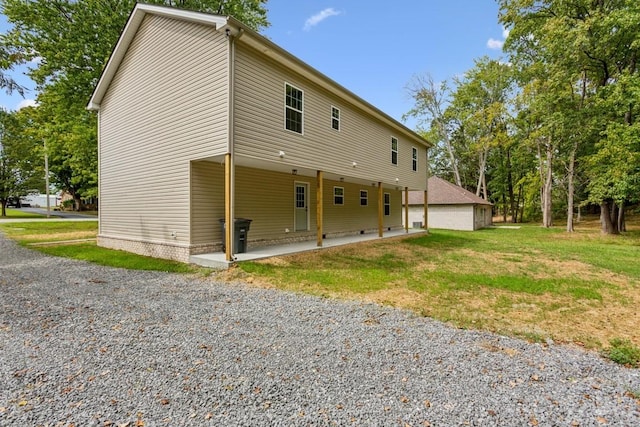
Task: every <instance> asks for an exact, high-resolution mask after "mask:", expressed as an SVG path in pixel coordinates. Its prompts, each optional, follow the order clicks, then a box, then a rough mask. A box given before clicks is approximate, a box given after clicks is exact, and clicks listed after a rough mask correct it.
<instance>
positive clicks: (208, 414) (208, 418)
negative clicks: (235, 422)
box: [204, 412, 213, 420]
mask: <svg viewBox="0 0 640 427" xmlns="http://www.w3.org/2000/svg"><path fill="white" fill-rule="evenodd" d="M211 418H213V414H212V413H211V412H207V415H205V416H204V419H205V420H210V419H211Z"/></svg>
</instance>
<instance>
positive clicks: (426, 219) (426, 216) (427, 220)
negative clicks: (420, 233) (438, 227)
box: [422, 190, 429, 230]
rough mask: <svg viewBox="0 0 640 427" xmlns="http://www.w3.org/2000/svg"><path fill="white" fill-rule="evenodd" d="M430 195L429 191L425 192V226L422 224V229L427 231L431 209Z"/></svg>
mask: <svg viewBox="0 0 640 427" xmlns="http://www.w3.org/2000/svg"><path fill="white" fill-rule="evenodd" d="M428 195H429V192H428V191H427V190H424V224H422V228H424V229H425V230H428V229H429V209H428V203H427V196H428Z"/></svg>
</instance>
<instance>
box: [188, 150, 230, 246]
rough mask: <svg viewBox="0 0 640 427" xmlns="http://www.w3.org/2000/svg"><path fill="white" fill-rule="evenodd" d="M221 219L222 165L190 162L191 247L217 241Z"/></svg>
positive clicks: (218, 239) (222, 213) (222, 203)
mask: <svg viewBox="0 0 640 427" xmlns="http://www.w3.org/2000/svg"><path fill="white" fill-rule="evenodd" d="M221 218H224V164H221V163H220V162H208V161H196V162H191V243H192V244H194V245H199V244H200V245H202V244H213V243H217V242H218V241H220V238H221V231H220V229H221V226H220V219H221Z"/></svg>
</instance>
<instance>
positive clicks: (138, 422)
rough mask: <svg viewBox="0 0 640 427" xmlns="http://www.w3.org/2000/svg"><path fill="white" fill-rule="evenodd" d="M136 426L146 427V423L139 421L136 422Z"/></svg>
mask: <svg viewBox="0 0 640 427" xmlns="http://www.w3.org/2000/svg"><path fill="white" fill-rule="evenodd" d="M135 426H136V427H144V421H142V420H138V421H136V424H135Z"/></svg>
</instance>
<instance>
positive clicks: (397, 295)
mask: <svg viewBox="0 0 640 427" xmlns="http://www.w3.org/2000/svg"><path fill="white" fill-rule="evenodd" d="M638 228H640V227H637V226H636V227H635V228H634V227H633V225H632V223H630V225H629V229H630V230H631V231H629V232H627V233H626V234H624V235H621V236H602V235H601V234H600V232H599V230H598V229H597V228H594V227H580V226H578V228H577V232H576V233H573V234H569V233H566V232H564V231H563V229H561V228H551V229H544V228H541V227H539V226H534V225H523V226H522V227H521V228H520V229H501V228H494V229H485V230H480V231H476V232H457V231H447V230H432V231H431V233H430V234H429V235H422V236H420V237H409V238H395V239H387V240H383V241H373V242H367V243H360V244H357V245H351V246H345V247H339V248H331V249H327V250H323V251H316V252H312V253H305V254H298V255H291V256H284V257H278V258H275V259H269V260H263V261H257V262H249V263H241V264H240V266H239V271H236V272H235V273H234V274H235V275H236V276H237V277H238V278H239V279H240V280H248V281H249V282H252V283H255V284H258V285H262V286H268V287H277V288H280V289H285V290H290V291H296V292H305V293H310V294H314V295H320V296H326V297H335V298H343V299H359V300H364V301H371V302H376V303H381V304H388V305H392V306H395V307H400V308H404V309H409V310H413V311H415V312H416V313H419V314H421V315H425V316H430V317H433V318H436V319H439V320H443V321H446V322H450V323H452V324H454V325H456V326H458V327H462V328H475V329H484V330H490V331H494V332H499V333H503V334H509V335H513V336H519V337H523V338H525V339H529V340H531V341H536V342H544V341H546V340H547V339H553V340H556V341H561V342H573V343H577V344H580V345H583V346H585V347H589V348H607V347H608V346H611V344H610V341H611V340H612V339H614V338H617V337H618V338H621V339H624V340H628V341H629V342H630V343H632V344H633V345H640V331H639V330H638V328H637V325H638V323H639V321H640V318H639V315H638V313H637V307H638V305H639V304H640V263H638V261H637V260H638V259H640V231H638Z"/></svg>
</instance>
